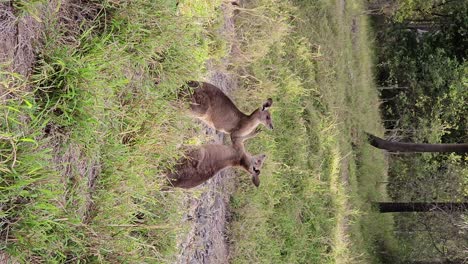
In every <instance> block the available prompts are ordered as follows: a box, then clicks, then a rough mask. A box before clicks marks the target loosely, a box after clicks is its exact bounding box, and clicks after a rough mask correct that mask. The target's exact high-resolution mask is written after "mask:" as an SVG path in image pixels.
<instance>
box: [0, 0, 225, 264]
mask: <svg viewBox="0 0 468 264" xmlns="http://www.w3.org/2000/svg"><path fill="white" fill-rule="evenodd" d="M175 4H176V3H175V1H165V0H160V1H152V2H149V1H140V0H137V1H120V2H115V1H114V2H112V3H111V2H106V1H103V2H102V3H101V5H102V7H103V8H105V10H106V12H101V13H102V14H103V15H105V17H98V18H97V19H96V21H95V22H94V24H95V26H92V27H90V28H83V29H82V30H81V31H82V32H83V33H82V34H81V35H78V36H75V37H76V39H77V41H76V42H74V43H69V42H66V41H62V38H63V36H62V35H61V34H55V33H53V32H54V30H53V29H50V30H48V31H46V32H48V35H47V37H46V43H45V45H44V50H43V51H42V52H41V54H40V57H39V61H38V63H37V67H36V69H35V72H34V74H33V76H32V77H31V78H30V79H28V80H21V79H20V77H19V76H16V75H12V74H9V73H3V74H2V75H3V78H2V81H3V83H2V84H3V86H4V88H8V89H10V91H11V94H12V95H13V98H11V99H9V100H8V101H6V103H5V104H3V105H1V112H2V114H3V117H4V118H2V126H1V127H2V134H1V138H0V144H1V148H2V152H1V161H2V163H1V167H0V171H1V173H2V177H1V181H0V189H1V192H0V193H1V194H0V201H1V206H2V214H1V216H0V217H1V219H2V224H3V225H4V226H3V227H2V228H4V229H5V230H8V234H6V233H5V234H3V236H2V237H6V238H5V239H4V240H3V239H2V242H4V243H2V245H1V248H0V249H2V250H5V251H7V252H8V253H9V254H10V255H13V256H14V257H15V258H16V259H18V260H19V261H21V262H25V263H28V262H31V261H46V262H48V263H63V262H65V261H72V262H75V263H76V262H105V263H108V262H111V263H142V262H146V263H156V262H170V261H172V260H173V258H174V255H175V253H177V248H176V242H175V240H176V236H177V235H178V234H179V233H181V232H184V227H182V226H179V223H180V215H181V214H182V213H183V210H184V208H183V205H182V202H181V201H182V199H183V195H181V194H180V193H178V192H176V193H173V194H165V195H163V194H161V193H160V192H159V188H160V185H161V184H162V183H163V178H162V174H163V172H164V171H166V170H167V169H170V167H171V164H173V163H174V161H175V160H176V159H177V158H178V157H180V155H181V148H180V147H181V145H187V144H191V143H192V142H194V141H195V142H196V141H197V140H194V137H195V134H194V132H193V125H192V122H191V121H190V120H188V119H187V118H186V117H185V115H183V114H181V111H182V109H181V108H180V107H177V106H176V105H175V104H174V103H172V102H173V101H174V99H175V94H176V90H177V89H178V88H179V87H180V86H181V85H182V84H183V83H184V82H185V81H186V80H190V79H200V78H201V76H203V74H204V72H205V69H204V66H203V65H204V63H205V61H206V60H208V59H210V58H219V57H220V56H222V55H223V53H224V52H225V51H223V50H222V48H223V42H222V40H220V39H219V37H217V36H216V33H215V32H216V27H217V26H218V25H219V19H220V13H219V12H218V11H217V7H219V5H220V4H221V1H210V2H207V1H186V2H181V3H180V5H179V6H180V8H179V11H177V8H176V5H175ZM102 23H104V25H103V24H102ZM52 26H54V23H53V22H52V23H51V25H49V27H52ZM63 43H66V44H63ZM220 49H221V50H220ZM27 87H30V88H27ZM49 131H53V133H51V132H49ZM181 132H182V133H181ZM94 175H97V178H96V179H94ZM136 215H140V216H142V217H140V218H142V219H138V218H137V217H136Z"/></svg>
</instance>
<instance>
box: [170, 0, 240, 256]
mask: <svg viewBox="0 0 468 264" xmlns="http://www.w3.org/2000/svg"><path fill="white" fill-rule="evenodd" d="M221 9H222V12H223V15H224V25H223V27H222V28H221V29H220V31H221V32H220V33H221V34H222V35H223V37H225V39H227V40H228V41H229V44H230V45H231V52H230V54H229V56H228V57H227V58H225V59H224V60H223V62H222V65H217V66H214V65H213V64H212V63H210V62H208V65H207V67H208V70H209V74H208V77H207V81H208V82H210V83H212V84H214V85H216V86H218V87H220V88H221V89H222V90H223V91H224V92H225V93H227V94H229V92H230V91H232V90H235V89H236V88H237V80H236V76H235V75H233V74H231V73H229V72H228V71H227V70H226V68H227V65H228V63H229V57H230V55H233V53H235V50H236V43H235V41H234V40H235V30H234V19H233V7H232V6H231V4H228V3H224V4H223V5H222V8H221ZM206 132H207V133H208V134H212V135H213V138H214V142H215V143H219V144H223V141H224V137H223V135H222V134H219V133H216V132H215V131H213V130H212V129H209V128H207V129H206ZM235 177H236V175H235V173H234V171H233V170H231V169H228V170H224V171H221V172H220V173H219V174H218V175H215V176H214V177H213V178H212V179H211V180H209V181H208V182H207V183H205V184H204V185H203V186H202V188H203V190H204V191H203V193H202V195H201V197H200V198H199V199H194V198H190V199H188V200H187V201H186V203H187V207H188V208H189V209H188V213H187V215H186V217H185V219H184V220H183V223H182V224H183V225H186V224H188V223H190V224H191V230H190V232H189V233H188V235H187V237H185V238H181V240H180V242H179V248H180V255H179V257H178V259H177V263H181V264H182V263H184V264H185V263H193V264H195V263H216V264H221V263H228V258H229V245H228V241H227V237H226V224H227V219H228V218H229V208H228V207H229V198H230V196H231V194H232V192H233V190H234V182H235V180H234V178H235Z"/></svg>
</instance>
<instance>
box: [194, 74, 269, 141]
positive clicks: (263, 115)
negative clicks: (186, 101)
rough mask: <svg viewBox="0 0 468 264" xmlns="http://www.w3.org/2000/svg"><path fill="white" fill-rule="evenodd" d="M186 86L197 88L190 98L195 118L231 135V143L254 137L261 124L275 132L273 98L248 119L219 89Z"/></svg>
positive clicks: (203, 84)
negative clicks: (272, 111) (270, 110)
mask: <svg viewBox="0 0 468 264" xmlns="http://www.w3.org/2000/svg"><path fill="white" fill-rule="evenodd" d="M187 84H188V86H189V87H192V88H194V89H193V94H192V95H191V96H190V97H191V98H190V99H191V103H190V109H191V112H192V114H193V115H194V116H195V117H197V118H198V119H200V120H202V121H203V122H204V123H206V124H207V125H208V126H210V127H212V128H214V129H216V130H218V131H221V132H224V133H227V134H231V141H232V142H234V141H235V140H236V138H242V137H252V136H255V135H256V134H257V133H258V131H259V130H257V131H256V132H255V133H253V131H254V130H255V129H256V128H257V126H258V125H259V124H263V125H264V126H266V127H267V128H268V129H273V121H272V119H271V114H270V112H269V111H268V108H270V107H271V105H272V104H273V100H272V99H271V98H268V99H267V100H266V102H265V103H264V104H263V105H262V106H261V107H259V108H258V109H256V110H255V111H253V112H252V113H251V114H250V115H246V114H244V113H242V112H241V111H240V110H239V109H238V108H237V107H236V105H235V104H234V103H233V102H232V101H231V99H229V97H227V96H226V94H224V93H223V91H221V90H220V89H219V88H218V87H216V86H214V85H212V84H209V83H206V82H196V81H190V82H188V83H187Z"/></svg>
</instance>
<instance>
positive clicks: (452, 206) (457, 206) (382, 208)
mask: <svg viewBox="0 0 468 264" xmlns="http://www.w3.org/2000/svg"><path fill="white" fill-rule="evenodd" d="M374 205H376V206H377V207H378V208H379V212H381V213H401V212H437V211H439V210H442V211H446V212H462V211H467V210H468V203H391V202H388V203H387V202H383V203H374Z"/></svg>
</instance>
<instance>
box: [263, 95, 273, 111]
mask: <svg viewBox="0 0 468 264" xmlns="http://www.w3.org/2000/svg"><path fill="white" fill-rule="evenodd" d="M272 104H273V99H271V98H268V99H267V100H266V102H265V103H263V105H262V111H265V110H268V108H270V107H271V105H272Z"/></svg>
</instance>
